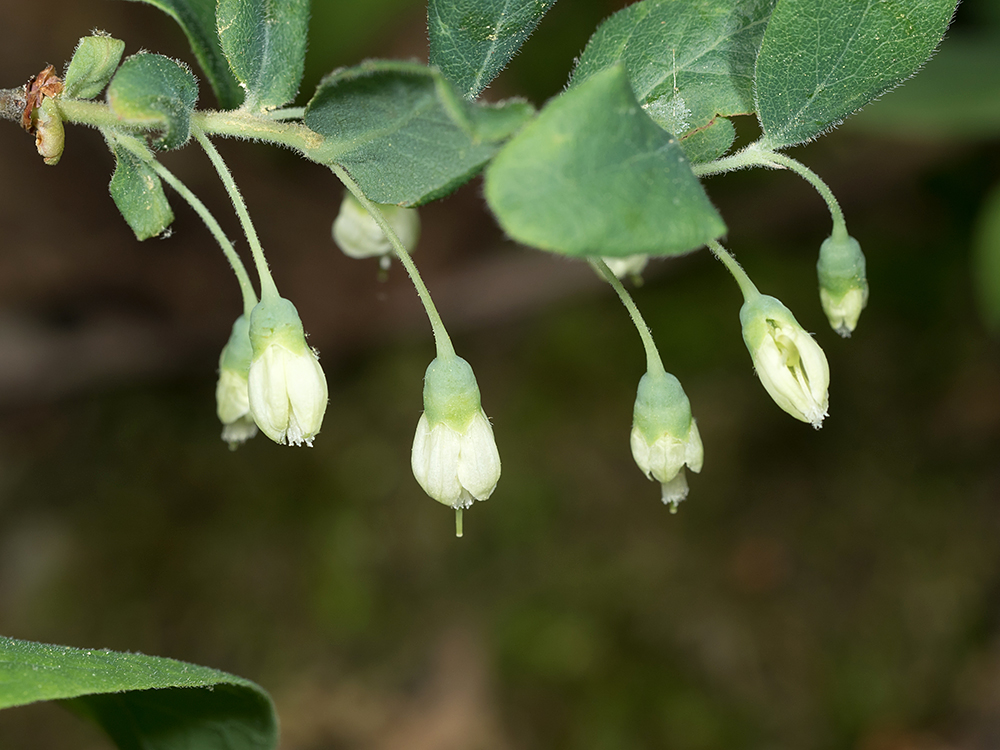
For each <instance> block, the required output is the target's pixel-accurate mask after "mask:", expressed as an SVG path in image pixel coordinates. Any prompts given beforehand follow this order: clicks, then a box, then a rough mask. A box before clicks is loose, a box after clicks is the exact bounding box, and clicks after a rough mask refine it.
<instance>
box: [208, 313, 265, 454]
mask: <svg viewBox="0 0 1000 750" xmlns="http://www.w3.org/2000/svg"><path fill="white" fill-rule="evenodd" d="M252 359H253V347H252V346H251V345H250V321H249V320H247V317H246V315H241V316H240V317H238V318H237V319H236V322H235V323H233V331H232V333H231V334H230V335H229V341H227V342H226V345H225V346H224V347H223V349H222V354H221V355H220V356H219V382H218V383H217V384H216V386H215V411H216V414H218V415H219V421H220V422H222V439H223V440H225V441H226V442H227V443H229V447H230V448H231V449H233V450H235V449H236V447H237V446H239V445H240V444H241V443H245V442H246V441H247V440H249V439H250V438H252V437H253V436H254V435H256V434H257V424H256V422H254V421H253V417H252V416H251V415H250V398H249V396H248V394H247V390H248V386H247V377H248V375H249V372H250V361H251V360H252Z"/></svg>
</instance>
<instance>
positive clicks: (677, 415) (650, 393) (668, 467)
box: [630, 370, 705, 512]
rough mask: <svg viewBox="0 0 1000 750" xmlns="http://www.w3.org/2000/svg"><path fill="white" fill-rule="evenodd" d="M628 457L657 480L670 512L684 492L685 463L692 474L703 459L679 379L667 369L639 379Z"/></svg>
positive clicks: (688, 403)
mask: <svg viewBox="0 0 1000 750" xmlns="http://www.w3.org/2000/svg"><path fill="white" fill-rule="evenodd" d="M630 442H631V445H632V458H634V459H635V463H636V465H637V466H638V467H639V469H640V470H641V471H642V473H643V474H645V475H646V476H647V477H648V478H649V479H651V480H655V481H657V482H659V483H660V487H661V498H662V500H663V502H664V504H665V505H669V506H670V510H671V512H676V510H677V505H678V503H680V502H681V501H682V500H684V499H685V498H686V497H687V495H688V484H687V477H686V476H685V471H684V470H685V467H687V468H689V469H691V471H693V472H695V473H696V474H697V473H698V472H700V471H701V467H702V464H703V463H704V454H705V452H704V448H703V447H702V443H701V435H700V433H699V432H698V425H697V423H696V422H695V421H694V419H693V418H692V417H691V402H690V401H688V397H687V394H686V393H684V389H683V388H682V387H681V384H680V381H679V380H677V378H675V377H674V376H673V375H671V374H670V373H668V372H663V371H662V370H661V371H659V372H647V373H646V374H645V375H643V376H642V379H641V380H640V381H639V389H638V391H637V393H636V398H635V409H634V411H633V418H632V435H631V441H630Z"/></svg>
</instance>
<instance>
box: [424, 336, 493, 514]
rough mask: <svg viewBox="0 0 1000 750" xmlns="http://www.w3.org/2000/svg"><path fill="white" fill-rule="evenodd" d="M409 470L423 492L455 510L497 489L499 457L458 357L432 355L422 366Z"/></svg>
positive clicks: (468, 372)
mask: <svg viewBox="0 0 1000 750" xmlns="http://www.w3.org/2000/svg"><path fill="white" fill-rule="evenodd" d="M411 466H412V468H413V476H414V477H415V478H416V480H417V482H418V483H419V484H420V486H421V487H422V488H423V490H424V492H426V493H427V494H428V495H430V496H431V497H432V498H434V499H435V500H437V501H438V502H439V503H442V504H444V505H447V506H449V507H450V508H454V509H455V510H463V509H465V508H468V507H469V506H470V505H472V503H473V502H474V501H475V500H485V499H486V498H488V497H489V496H490V495H491V494H493V490H494V489H495V488H496V486H497V482H498V481H499V479H500V454H499V452H498V451H497V444H496V441H495V440H494V438H493V427H492V426H491V425H490V421H489V419H488V418H487V417H486V414H485V413H484V412H483V409H482V406H481V404H480V397H479V386H478V384H477V383H476V376H475V375H474V374H473V372H472V367H470V366H469V363H468V362H466V361H465V360H464V359H462V358H461V357H457V356H454V355H451V356H448V357H444V358H442V357H438V358H436V359H435V360H434V361H433V362H431V364H430V366H428V368H427V373H426V375H425V376H424V413H423V414H422V415H421V416H420V421H419V422H418V423H417V431H416V435H415V436H414V438H413V452H412V454H411Z"/></svg>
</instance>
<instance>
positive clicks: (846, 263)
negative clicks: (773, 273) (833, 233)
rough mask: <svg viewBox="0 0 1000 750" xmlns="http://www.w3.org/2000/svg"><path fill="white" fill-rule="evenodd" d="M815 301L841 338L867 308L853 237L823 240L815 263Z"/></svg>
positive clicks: (864, 280)
mask: <svg viewBox="0 0 1000 750" xmlns="http://www.w3.org/2000/svg"><path fill="white" fill-rule="evenodd" d="M816 273H817V275H818V276H819V298H820V302H822V304H823V312H825V313H826V317H827V318H828V319H829V321H830V325H831V326H832V327H833V330H835V331H836V332H837V333H839V334H840V335H841V336H844V337H845V338H846V337H847V336H850V335H851V332H852V331H854V329H855V327H856V326H857V325H858V317H859V316H860V315H861V311H862V310H863V309H864V307H865V305H867V304H868V278H867V276H866V275H865V256H864V253H862V252H861V245H859V244H858V241H857V240H856V239H854V238H853V237H845V238H844V239H839V238H834V237H827V238H826V240H824V242H823V244H822V246H820V249H819V260H818V261H817V262H816Z"/></svg>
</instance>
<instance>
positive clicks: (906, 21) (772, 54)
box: [757, 0, 956, 148]
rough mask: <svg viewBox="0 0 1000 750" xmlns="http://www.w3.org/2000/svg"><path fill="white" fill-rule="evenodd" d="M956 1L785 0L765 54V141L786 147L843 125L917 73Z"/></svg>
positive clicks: (761, 66) (761, 94)
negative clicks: (852, 116)
mask: <svg viewBox="0 0 1000 750" xmlns="http://www.w3.org/2000/svg"><path fill="white" fill-rule="evenodd" d="M955 5H956V0H836V2H831V1H830V0H779V2H778V4H777V6H776V7H775V9H774V13H773V14H772V16H771V22H770V23H769V24H768V27H767V32H766V33H765V34H764V41H763V42H762V44H761V48H760V55H759V56H758V57H757V113H758V116H759V117H760V122H761V127H762V128H763V129H764V143H765V144H766V145H768V146H770V147H771V148H784V147H786V146H792V145H795V144H796V143H802V142H804V141H808V140H810V139H811V138H815V137H816V136H818V135H821V134H822V133H824V132H826V131H827V130H829V129H830V128H832V127H833V126H835V125H837V124H839V123H840V122H841V121H842V120H843V119H844V118H845V117H847V116H848V115H850V114H851V113H853V112H856V111H857V110H859V109H861V108H862V107H863V106H865V105H866V104H867V103H868V102H870V101H872V100H873V99H876V98H877V97H879V96H880V95H882V94H883V93H885V92H886V91H888V90H889V89H891V88H893V87H895V86H897V85H899V84H900V83H901V82H902V81H904V80H906V79H907V78H909V77H910V76H911V75H913V74H914V73H915V72H916V71H917V69H918V68H919V67H920V66H921V65H922V64H923V63H924V62H925V61H926V60H927V58H928V57H929V56H930V54H931V53H932V52H933V51H934V48H935V47H937V45H938V43H939V42H940V41H941V37H942V36H943V35H944V32H945V29H947V27H948V23H949V21H950V20H951V17H952V15H953V14H954V12H955Z"/></svg>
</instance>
